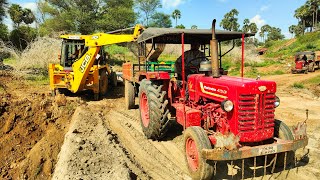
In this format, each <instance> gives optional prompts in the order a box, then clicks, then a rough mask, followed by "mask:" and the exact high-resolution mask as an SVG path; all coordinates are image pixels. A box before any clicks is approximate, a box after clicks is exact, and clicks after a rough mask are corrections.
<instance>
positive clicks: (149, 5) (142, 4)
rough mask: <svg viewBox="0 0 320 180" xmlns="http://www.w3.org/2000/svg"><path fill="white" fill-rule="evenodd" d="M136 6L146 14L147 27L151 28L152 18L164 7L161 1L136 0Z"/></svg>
mask: <svg viewBox="0 0 320 180" xmlns="http://www.w3.org/2000/svg"><path fill="white" fill-rule="evenodd" d="M136 4H137V7H138V9H139V10H141V11H142V12H144V14H145V20H146V25H147V26H149V19H150V17H151V16H152V15H153V14H154V13H155V12H156V10H157V9H158V8H161V7H162V6H161V3H160V0H136Z"/></svg>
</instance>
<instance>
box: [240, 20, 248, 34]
mask: <svg viewBox="0 0 320 180" xmlns="http://www.w3.org/2000/svg"><path fill="white" fill-rule="evenodd" d="M249 25H250V21H249V19H244V21H243V26H242V31H243V32H249V31H250V26H249Z"/></svg>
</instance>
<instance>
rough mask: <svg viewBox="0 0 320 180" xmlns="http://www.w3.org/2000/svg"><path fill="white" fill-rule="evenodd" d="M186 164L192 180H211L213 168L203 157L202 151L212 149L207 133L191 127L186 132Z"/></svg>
mask: <svg viewBox="0 0 320 180" xmlns="http://www.w3.org/2000/svg"><path fill="white" fill-rule="evenodd" d="M184 142H185V143H184V145H185V153H186V156H185V157H186V162H187V165H188V169H189V172H190V175H191V177H192V179H211V177H212V174H213V166H212V165H210V164H209V163H208V160H206V159H203V158H202V157H201V150H202V149H211V148H212V146H211V143H210V141H209V138H208V136H207V134H206V133H205V131H204V130H203V129H202V128H201V127H198V126H191V127H189V128H187V129H186V131H185V132H184Z"/></svg>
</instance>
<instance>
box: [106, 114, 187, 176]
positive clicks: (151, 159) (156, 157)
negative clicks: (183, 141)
mask: <svg viewBox="0 0 320 180" xmlns="http://www.w3.org/2000/svg"><path fill="white" fill-rule="evenodd" d="M106 121H107V124H108V126H109V127H110V128H111V129H112V130H113V131H114V132H115V133H117V135H118V138H119V139H120V141H121V143H122V144H123V145H124V146H125V147H126V148H127V150H128V151H130V152H131V153H132V154H133V155H134V157H135V160H136V161H138V162H139V163H140V165H141V166H142V167H143V169H144V170H145V171H146V172H147V173H148V174H149V175H150V176H151V177H152V178H153V179H191V178H190V177H189V175H188V172H187V169H186V166H185V162H184V154H183V152H182V149H178V147H177V145H176V144H175V143H174V142H172V141H152V140H147V139H146V137H145V136H144V134H143V132H142V129H141V127H140V124H139V121H138V119H136V118H135V117H132V116H130V115H128V114H127V113H125V112H123V111H119V110H111V111H110V112H109V113H108V114H107V116H106Z"/></svg>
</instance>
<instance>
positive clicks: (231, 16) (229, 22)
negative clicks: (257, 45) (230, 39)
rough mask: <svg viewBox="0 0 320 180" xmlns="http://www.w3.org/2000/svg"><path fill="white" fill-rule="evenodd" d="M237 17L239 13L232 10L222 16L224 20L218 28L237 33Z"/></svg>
mask: <svg viewBox="0 0 320 180" xmlns="http://www.w3.org/2000/svg"><path fill="white" fill-rule="evenodd" d="M238 15H239V12H238V11H237V10H236V9H232V10H231V11H230V12H228V13H226V14H225V15H224V18H223V19H222V21H221V22H220V27H222V28H223V29H226V30H229V31H239V27H240V25H239V23H238V18H237V16H238Z"/></svg>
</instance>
